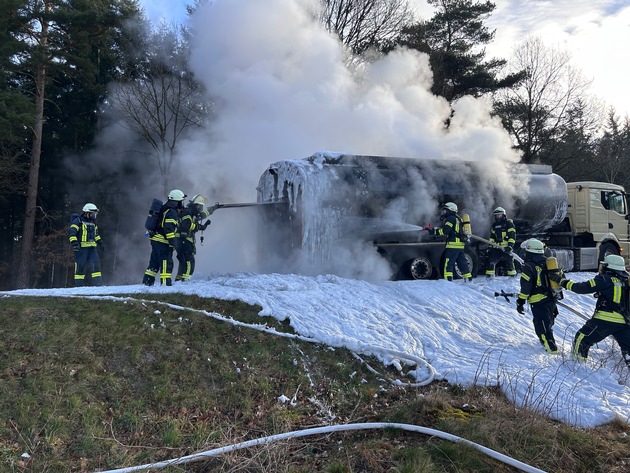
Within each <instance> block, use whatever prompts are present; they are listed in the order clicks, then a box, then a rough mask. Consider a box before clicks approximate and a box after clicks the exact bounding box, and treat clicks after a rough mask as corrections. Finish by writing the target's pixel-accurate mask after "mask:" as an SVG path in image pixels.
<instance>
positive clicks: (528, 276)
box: [518, 253, 554, 304]
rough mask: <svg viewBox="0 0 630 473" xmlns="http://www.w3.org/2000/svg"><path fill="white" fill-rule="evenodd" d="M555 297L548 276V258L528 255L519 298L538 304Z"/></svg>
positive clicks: (532, 254)
mask: <svg viewBox="0 0 630 473" xmlns="http://www.w3.org/2000/svg"><path fill="white" fill-rule="evenodd" d="M553 297H554V295H553V292H552V290H551V287H550V286H549V278H548V276H547V258H546V256H545V255H538V254H534V253H528V254H527V256H526V257H525V264H524V265H523V269H522V271H521V292H519V294H518V298H519V299H523V300H527V301H528V302H529V303H530V304H536V303H538V302H541V301H544V300H549V298H553Z"/></svg>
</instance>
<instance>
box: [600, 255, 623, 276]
mask: <svg viewBox="0 0 630 473" xmlns="http://www.w3.org/2000/svg"><path fill="white" fill-rule="evenodd" d="M602 263H603V264H604V265H605V266H606V267H607V268H608V269H612V270H613V271H623V272H625V271H626V262H625V261H624V260H623V258H622V257H621V256H619V255H607V256H606V257H605V258H604V261H602Z"/></svg>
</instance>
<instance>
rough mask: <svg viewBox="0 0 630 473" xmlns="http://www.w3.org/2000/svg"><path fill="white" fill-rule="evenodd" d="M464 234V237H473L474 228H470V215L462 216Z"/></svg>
mask: <svg viewBox="0 0 630 473" xmlns="http://www.w3.org/2000/svg"><path fill="white" fill-rule="evenodd" d="M462 223H463V225H462V232H463V233H464V235H467V236H470V235H472V227H471V226H470V215H468V214H462Z"/></svg>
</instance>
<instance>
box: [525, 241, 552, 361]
mask: <svg viewBox="0 0 630 473" xmlns="http://www.w3.org/2000/svg"><path fill="white" fill-rule="evenodd" d="M523 248H524V249H525V264H524V265H523V268H522V270H521V281H520V283H521V290H520V292H519V294H518V299H516V311H517V312H518V313H519V314H524V313H525V302H529V305H530V307H531V309H532V316H533V323H534V331H535V332H536V336H537V337H538V340H540V343H541V344H542V346H543V347H544V349H545V351H546V352H547V353H551V354H557V353H558V346H557V345H556V339H555V338H554V336H553V324H554V322H555V320H556V316H557V315H558V307H557V304H556V295H555V293H554V292H553V290H552V289H551V286H550V285H549V281H548V277H547V257H546V256H545V245H544V243H543V242H542V241H540V240H538V239H536V238H530V239H529V240H527V241H525V242H524V243H523Z"/></svg>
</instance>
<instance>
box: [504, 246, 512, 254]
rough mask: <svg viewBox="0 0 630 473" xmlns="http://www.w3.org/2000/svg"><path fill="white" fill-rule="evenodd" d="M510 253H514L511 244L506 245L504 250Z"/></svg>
mask: <svg viewBox="0 0 630 473" xmlns="http://www.w3.org/2000/svg"><path fill="white" fill-rule="evenodd" d="M504 251H505V252H506V253H507V254H508V255H511V254H512V247H511V246H506V247H505V250H504Z"/></svg>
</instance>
